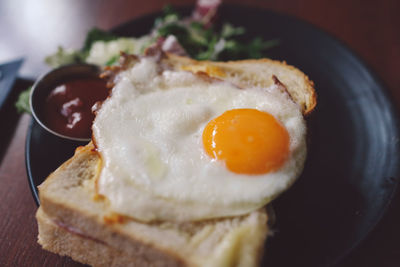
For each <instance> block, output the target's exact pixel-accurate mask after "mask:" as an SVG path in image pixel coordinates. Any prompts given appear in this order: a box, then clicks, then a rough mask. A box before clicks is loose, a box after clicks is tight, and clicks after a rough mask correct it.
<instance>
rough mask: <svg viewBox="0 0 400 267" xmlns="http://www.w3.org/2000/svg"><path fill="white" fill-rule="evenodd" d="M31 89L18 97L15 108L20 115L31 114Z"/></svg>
mask: <svg viewBox="0 0 400 267" xmlns="http://www.w3.org/2000/svg"><path fill="white" fill-rule="evenodd" d="M31 88H32V87H29V88H28V89H26V90H25V91H22V92H21V93H20V94H19V96H18V100H17V102H16V103H15V107H16V108H17V111H18V113H24V112H26V113H29V114H31V107H30V104H29V96H30V94H31Z"/></svg>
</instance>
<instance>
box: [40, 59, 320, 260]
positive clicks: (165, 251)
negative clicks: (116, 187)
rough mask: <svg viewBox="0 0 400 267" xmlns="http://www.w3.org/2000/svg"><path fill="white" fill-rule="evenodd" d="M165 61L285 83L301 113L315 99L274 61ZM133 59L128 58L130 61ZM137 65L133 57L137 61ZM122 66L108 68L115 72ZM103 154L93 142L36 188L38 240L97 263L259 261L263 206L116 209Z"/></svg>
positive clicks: (292, 71)
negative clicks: (171, 214)
mask: <svg viewBox="0 0 400 267" xmlns="http://www.w3.org/2000/svg"><path fill="white" fill-rule="evenodd" d="M161 61H162V62H161V64H164V65H167V66H169V68H173V69H181V70H186V71H191V72H194V73H200V74H207V76H208V77H211V78H216V79H223V80H227V81H230V82H232V83H234V84H236V85H237V86H239V87H243V88H246V87H249V86H262V87H269V86H270V85H271V84H273V83H275V84H279V85H280V86H282V88H283V90H285V91H286V92H287V93H288V94H289V95H290V97H291V99H292V100H293V101H295V102H296V103H298V104H299V106H300V108H301V109H302V112H303V114H304V115H307V114H309V113H310V112H311V111H312V110H313V109H314V107H315V105H316V95H315V92H314V88H313V83H312V81H310V80H309V79H308V77H307V76H306V75H304V74H303V73H302V72H301V71H299V70H298V69H296V68H294V67H291V66H288V65H286V64H285V63H281V62H278V61H273V60H268V59H264V60H256V61H254V60H245V61H236V62H224V63H222V62H207V61H203V62H198V61H194V60H191V59H188V58H183V57H178V56H175V55H171V54H166V55H164V56H163V57H162V59H161ZM131 63H132V62H130V63H129V62H128V63H127V64H128V66H126V67H129V65H131ZM133 64H134V62H133ZM123 69H124V68H123V67H122V68H121V67H120V68H119V69H111V71H114V72H118V71H120V70H123ZM100 171H101V159H100V157H99V155H98V153H97V152H96V151H95V149H94V146H93V144H92V143H89V144H88V145H87V146H85V147H80V148H78V149H77V150H76V152H75V155H74V156H73V157H72V158H71V159H70V160H68V161H67V162H65V163H64V164H63V165H61V166H60V167H59V168H58V169H57V170H56V171H55V172H53V173H52V174H51V175H50V176H49V177H48V178H47V179H46V181H45V182H44V183H43V184H42V185H41V186H40V187H39V196H40V201H41V207H40V208H39V210H38V212H37V215H36V217H37V220H38V224H39V243H40V244H41V245H42V246H43V248H44V249H46V250H49V251H52V252H55V253H58V254H60V255H68V256H70V257H72V258H73V259H75V260H77V261H79V262H82V263H86V264H90V265H93V266H257V264H258V263H259V260H260V256H261V254H262V251H263V244H264V241H265V239H266V237H267V232H268V227H267V218H268V216H267V213H266V211H265V209H264V208H262V209H259V210H255V211H253V212H251V213H250V214H246V215H243V216H236V217H231V218H220V219H213V220H206V221H199V222H183V223H178V222H152V223H143V222H138V221H135V220H134V219H132V218H127V217H123V216H120V215H117V214H113V213H112V212H111V211H110V210H109V208H108V206H109V203H108V202H107V199H105V198H101V197H98V195H97V194H96V190H95V181H96V179H97V176H98V175H99V173H100Z"/></svg>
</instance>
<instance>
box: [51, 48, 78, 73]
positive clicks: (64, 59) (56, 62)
mask: <svg viewBox="0 0 400 267" xmlns="http://www.w3.org/2000/svg"><path fill="white" fill-rule="evenodd" d="M82 61H83V59H82V54H81V52H80V51H74V50H65V49H64V48H62V47H61V46H59V47H58V49H57V52H56V53H55V54H53V55H50V56H48V57H46V58H45V62H46V63H47V65H49V66H50V67H53V68H57V67H59V66H62V65H67V64H72V63H78V62H82Z"/></svg>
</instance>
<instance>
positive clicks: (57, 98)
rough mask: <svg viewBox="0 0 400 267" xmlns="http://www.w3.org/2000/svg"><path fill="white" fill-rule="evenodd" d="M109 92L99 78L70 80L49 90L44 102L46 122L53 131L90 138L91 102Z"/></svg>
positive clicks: (91, 121) (99, 99)
mask: <svg viewBox="0 0 400 267" xmlns="http://www.w3.org/2000/svg"><path fill="white" fill-rule="evenodd" d="M107 96H108V89H107V87H106V82H105V81H103V80H101V79H99V78H83V79H75V80H70V81H67V82H65V83H62V84H60V85H58V86H56V87H55V88H54V89H53V90H51V91H50V93H49V95H48V96H47V99H46V101H45V104H44V110H43V111H44V114H43V119H44V123H45V124H46V125H47V126H48V127H49V128H50V129H52V130H53V131H55V132H57V133H60V134H63V135H66V136H70V137H77V138H90V137H91V127H92V123H93V120H94V114H93V112H92V106H93V105H94V104H95V103H96V102H98V101H103V100H104V99H106V98H107Z"/></svg>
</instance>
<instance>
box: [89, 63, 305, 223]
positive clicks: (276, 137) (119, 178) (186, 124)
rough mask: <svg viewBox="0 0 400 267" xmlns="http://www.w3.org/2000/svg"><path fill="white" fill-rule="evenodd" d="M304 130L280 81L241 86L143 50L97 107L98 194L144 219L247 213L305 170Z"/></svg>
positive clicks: (120, 209) (124, 212)
mask: <svg viewBox="0 0 400 267" xmlns="http://www.w3.org/2000/svg"><path fill="white" fill-rule="evenodd" d="M305 135H306V127H305V122H304V119H303V116H302V113H301V110H300V107H299V106H298V105H297V104H296V103H294V102H293V101H292V100H291V99H290V97H289V96H288V94H287V93H285V92H283V91H282V90H279V88H278V86H276V85H272V86H270V87H268V88H261V87H250V88H239V87H237V86H236V85H235V84H232V83H230V82H227V81H220V80H212V79H204V77H203V76H202V75H196V74H193V73H191V72H188V71H184V70H168V69H166V70H160V67H159V65H158V64H157V62H156V61H155V59H153V58H150V57H144V58H142V59H141V60H140V61H139V62H138V63H137V64H135V65H134V66H133V67H132V68H130V69H128V70H126V71H124V72H122V73H120V74H119V76H118V78H117V82H116V85H115V87H114V88H113V90H112V94H111V96H110V97H109V98H108V99H107V100H106V101H105V102H104V103H103V104H102V106H101V108H100V110H99V111H98V112H97V115H96V119H95V121H94V124H93V138H94V141H95V143H96V146H97V149H98V152H99V154H100V156H101V159H102V170H101V173H100V176H99V178H98V181H97V186H98V193H99V194H101V195H103V196H105V197H106V198H107V199H108V200H109V204H110V209H111V210H112V211H113V212H116V213H118V214H122V215H126V216H129V217H132V218H136V219H138V220H140V221H154V220H167V221H197V220H203V219H210V218H221V217H226V216H235V215H242V214H246V213H248V212H250V211H253V210H255V209H258V208H260V207H262V206H264V205H265V204H267V203H268V202H269V201H271V200H272V199H273V198H275V197H276V196H277V195H278V194H279V193H281V192H282V191H284V190H285V189H287V188H288V187H289V186H290V185H291V184H292V183H293V182H294V181H295V179H296V178H297V177H298V176H299V174H300V173H301V171H302V168H303V165H304V161H305V156H306V142H305Z"/></svg>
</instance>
